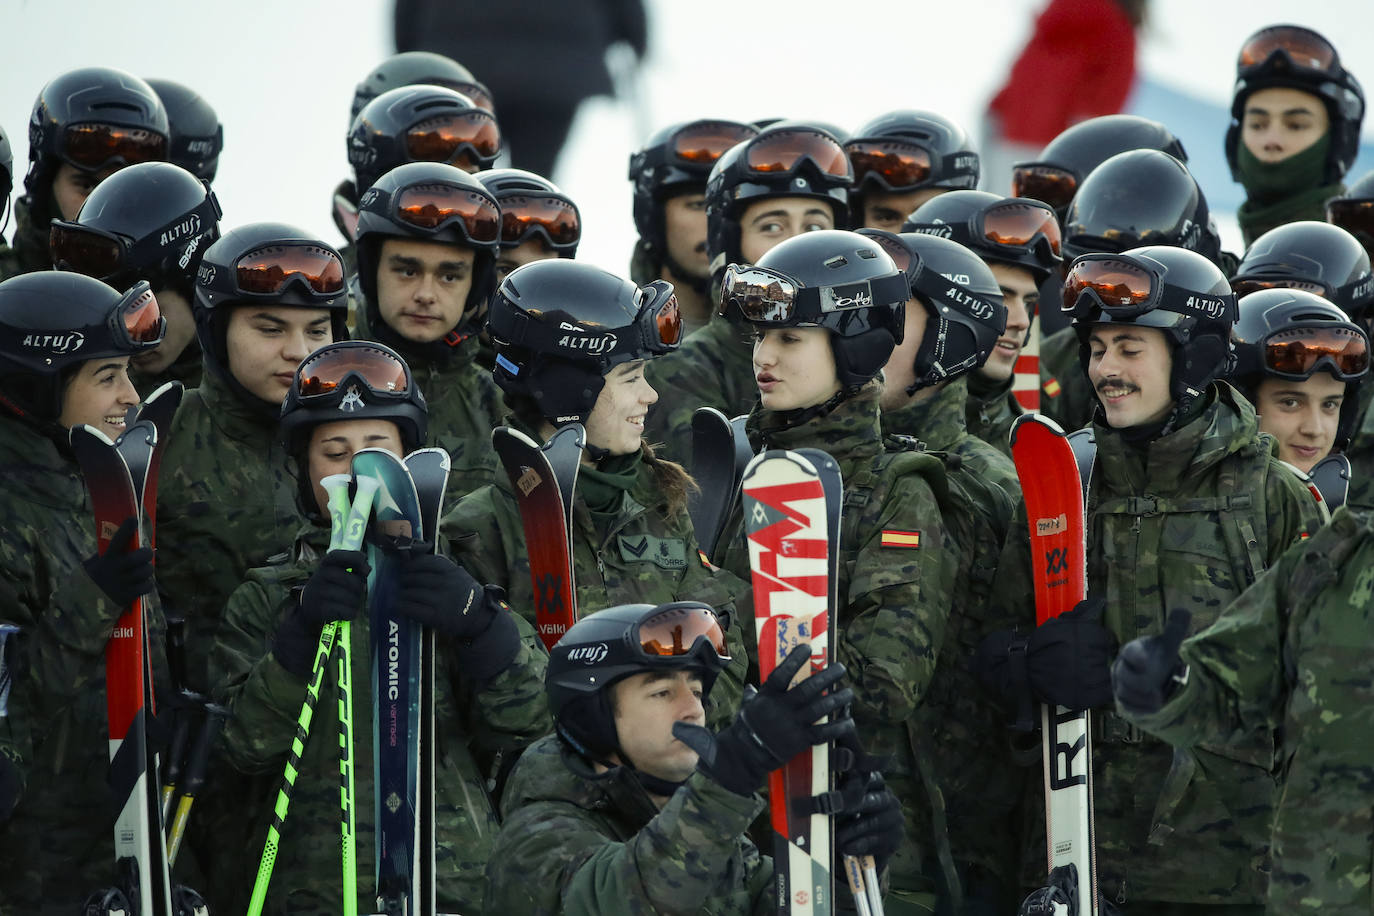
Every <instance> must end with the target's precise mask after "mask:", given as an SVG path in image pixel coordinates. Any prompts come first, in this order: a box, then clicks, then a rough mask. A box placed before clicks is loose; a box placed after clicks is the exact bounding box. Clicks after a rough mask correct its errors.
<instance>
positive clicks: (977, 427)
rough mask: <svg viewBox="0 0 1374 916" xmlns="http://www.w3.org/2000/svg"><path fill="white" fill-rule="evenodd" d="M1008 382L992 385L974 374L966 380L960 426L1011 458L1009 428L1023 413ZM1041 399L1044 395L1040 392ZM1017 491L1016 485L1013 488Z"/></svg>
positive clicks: (1008, 380)
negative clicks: (963, 425)
mask: <svg viewBox="0 0 1374 916" xmlns="http://www.w3.org/2000/svg"><path fill="white" fill-rule="evenodd" d="M1011 383H1012V380H1011V379H1007V380H1006V381H1005V382H1001V383H998V384H994V383H993V382H991V381H989V380H985V379H983V378H982V377H981V376H979V375H978V374H977V373H973V374H972V375H969V376H967V385H968V399H967V400H966V401H965V402H964V423H965V424H966V426H967V428H968V431H969V433H970V434H972V435H974V436H977V437H978V438H979V439H982V440H983V441H984V442H986V443H987V444H988V445H991V446H992V447H993V448H995V449H997V451H999V452H1001V453H1002V454H1003V455H1006V456H1007V458H1011V424H1012V423H1013V422H1014V421H1015V420H1016V418H1017V417H1019V416H1021V414H1023V413H1025V412H1026V408H1024V407H1022V406H1021V402H1020V401H1018V400H1016V395H1014V394H1012V391H1011ZM1041 397H1042V398H1043V397H1044V392H1043V391H1042V392H1041ZM1017 486H1018V488H1019V487H1020V484H1017Z"/></svg>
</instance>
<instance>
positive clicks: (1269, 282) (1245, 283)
mask: <svg viewBox="0 0 1374 916" xmlns="http://www.w3.org/2000/svg"><path fill="white" fill-rule="evenodd" d="M1231 289H1232V291H1233V292H1235V294H1236V298H1237V299H1239V298H1241V297H1242V296H1248V295H1250V294H1251V293H1257V292H1260V291H1261V290H1266V289H1298V290H1302V291H1303V292H1305V293H1312V294H1313V295H1315V296H1321V297H1322V298H1323V299H1327V300H1330V299H1331V293H1332V290H1331V288H1330V287H1329V286H1327V285H1326V284H1325V283H1317V282H1315V281H1312V280H1290V279H1288V278H1287V277H1244V278H1241V277H1236V278H1233V279H1232V280H1231Z"/></svg>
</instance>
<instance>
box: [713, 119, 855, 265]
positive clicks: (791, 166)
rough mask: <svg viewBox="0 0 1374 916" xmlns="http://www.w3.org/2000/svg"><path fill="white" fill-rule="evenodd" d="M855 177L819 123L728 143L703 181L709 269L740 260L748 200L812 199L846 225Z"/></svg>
mask: <svg viewBox="0 0 1374 916" xmlns="http://www.w3.org/2000/svg"><path fill="white" fill-rule="evenodd" d="M853 181H854V170H853V168H852V167H851V166H850V164H849V157H848V156H846V155H845V154H844V149H843V148H842V147H841V146H840V141H839V140H838V139H837V138H836V137H835V136H834V135H833V134H831V133H829V132H828V131H826V130H824V129H822V128H820V127H813V126H807V125H797V126H788V124H787V122H779V123H777V124H774V125H772V126H770V127H767V128H765V129H763V130H761V131H759V133H758V135H757V136H755V137H751V138H750V139H748V140H745V141H744V142H743V143H738V144H736V145H735V146H732V147H730V149H728V150H726V151H725V152H724V153H722V154H721V157H720V158H719V159H717V160H716V164H715V165H714V166H712V167H711V174H710V176H709V177H708V178H707V180H706V247H707V250H708V253H709V254H710V257H711V273H712V274H715V273H717V272H719V271H721V270H724V269H725V266H726V265H727V264H738V263H740V262H741V261H742V256H741V255H740V248H739V244H740V225H739V219H740V215H741V214H742V213H743V212H744V210H745V208H746V207H748V206H749V205H750V204H752V203H754V202H755V201H757V200H761V199H764V198H769V197H811V198H815V199H818V200H823V201H825V202H826V203H827V204H829V205H830V209H831V210H832V211H833V212H834V216H835V225H836V226H846V225H848V221H849V190H850V187H851V186H852V185H853Z"/></svg>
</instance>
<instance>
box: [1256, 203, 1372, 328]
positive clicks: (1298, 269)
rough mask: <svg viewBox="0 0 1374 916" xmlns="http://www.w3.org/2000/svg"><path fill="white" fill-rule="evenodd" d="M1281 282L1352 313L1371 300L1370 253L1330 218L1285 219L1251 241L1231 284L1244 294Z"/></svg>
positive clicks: (1356, 313) (1367, 305)
mask: <svg viewBox="0 0 1374 916" xmlns="http://www.w3.org/2000/svg"><path fill="white" fill-rule="evenodd" d="M1279 286H1281V287H1288V288H1290V289H1301V290H1306V291H1307V292H1309V293H1315V294H1316V295H1318V296H1321V297H1323V298H1325V299H1327V300H1329V301H1331V302H1334V303H1335V304H1336V305H1337V306H1339V307H1340V308H1341V310H1342V311H1343V312H1345V313H1346V314H1347V315H1350V316H1352V317H1357V316H1360V315H1361V314H1363V312H1364V310H1365V309H1367V308H1368V307H1369V305H1370V303H1371V301H1374V277H1371V274H1370V264H1369V254H1368V253H1367V252H1366V251H1365V250H1364V248H1362V247H1361V246H1360V243H1359V242H1357V241H1356V240H1355V237H1354V236H1352V235H1351V234H1350V233H1349V232H1346V231H1345V230H1344V229H1342V228H1340V227H1339V226H1333V225H1331V224H1330V223H1318V222H1313V221H1311V220H1303V221H1301V222H1296V223H1285V224H1284V225H1282V226H1277V227H1275V228H1273V229H1270V230H1269V231H1268V232H1266V233H1264V235H1261V236H1260V237H1259V238H1257V239H1255V241H1254V242H1252V243H1251V244H1250V247H1249V249H1247V250H1246V252H1245V257H1243V258H1241V261H1240V266H1239V267H1237V268H1236V272H1235V274H1234V275H1232V277H1231V288H1232V289H1233V290H1235V293H1236V295H1237V296H1246V295H1248V294H1250V293H1253V292H1256V291H1258V290H1261V289H1266V288H1270V287H1279Z"/></svg>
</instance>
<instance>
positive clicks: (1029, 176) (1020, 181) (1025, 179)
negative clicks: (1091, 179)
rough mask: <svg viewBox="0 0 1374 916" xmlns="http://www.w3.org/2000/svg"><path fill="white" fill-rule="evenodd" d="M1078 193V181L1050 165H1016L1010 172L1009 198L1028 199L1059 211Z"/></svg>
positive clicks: (1070, 174)
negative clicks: (1041, 202)
mask: <svg viewBox="0 0 1374 916" xmlns="http://www.w3.org/2000/svg"><path fill="white" fill-rule="evenodd" d="M1077 192H1078V179H1077V178H1075V177H1074V176H1073V174H1072V173H1070V172H1067V171H1065V170H1064V169H1060V168H1055V167H1054V166H1052V165H1018V166H1016V167H1015V168H1014V169H1012V172H1011V196H1012V197H1028V198H1030V199H1031V200H1039V201H1043V202H1045V203H1047V204H1049V205H1050V206H1051V207H1053V208H1054V209H1056V210H1061V209H1063V208H1064V207H1067V206H1068V205H1069V202H1070V201H1072V200H1073V195H1074V194H1076V193H1077Z"/></svg>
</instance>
